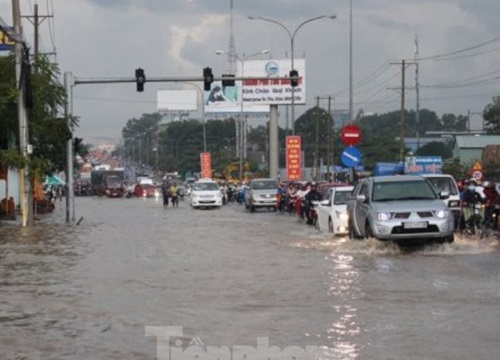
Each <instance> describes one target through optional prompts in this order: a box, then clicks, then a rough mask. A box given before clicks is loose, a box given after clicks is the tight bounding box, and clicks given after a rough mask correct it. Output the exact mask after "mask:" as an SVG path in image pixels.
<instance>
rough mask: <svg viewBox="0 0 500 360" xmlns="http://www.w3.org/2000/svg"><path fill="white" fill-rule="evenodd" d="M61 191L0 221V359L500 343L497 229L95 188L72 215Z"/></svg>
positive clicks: (452, 354) (301, 354)
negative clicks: (335, 235) (341, 227)
mask: <svg viewBox="0 0 500 360" xmlns="http://www.w3.org/2000/svg"><path fill="white" fill-rule="evenodd" d="M63 205H64V202H63V203H62V204H57V207H56V209H55V211H54V212H53V213H52V214H49V215H46V216H40V218H41V219H40V221H37V224H36V227H35V228H34V229H21V228H20V227H19V226H15V225H12V224H9V223H6V222H5V223H3V224H1V225H0V359H2V360H38V359H54V360H56V359H57V360H65V359H68V360H69V359H71V360H80V359H81V360H84V359H85V360H87V359H88V360H104V359H113V360H114V359H133V360H135V359H137V360H139V359H140V360H143V359H157V358H159V359H171V360H185V359H194V358H195V355H194V354H197V355H198V356H199V358H200V359H203V358H213V359H215V358H220V359H221V360H225V359H231V360H232V359H238V360H239V359H243V358H244V355H245V354H246V359H264V358H272V359H291V358H293V356H295V357H296V358H304V359H369V360H377V359H380V360H388V359H394V360H396V359H397V360H402V359H426V360H429V359H450V360H451V359H453V360H460V359H464V360H466V359H467V360H469V359H485V360H486V359H488V360H490V359H496V358H498V354H500V342H499V341H498V336H499V334H500V246H499V243H498V241H497V240H496V238H489V239H486V240H479V239H465V238H458V239H456V241H455V243H453V244H451V245H436V246H428V247H424V248H419V249H400V248H399V247H397V246H395V245H391V244H386V243H381V242H378V241H376V240H368V241H349V240H347V239H342V238H340V239H332V238H331V237H330V236H329V235H328V234H322V233H318V232H317V231H316V230H315V229H313V228H310V227H307V226H306V225H304V224H303V223H301V222H299V221H298V219H297V218H296V217H293V216H289V215H280V214H275V213H272V212H256V213H249V212H246V211H245V210H244V208H243V207H242V206H239V205H237V204H229V205H227V206H224V207H223V208H221V209H218V210H193V209H190V208H189V205H188V203H187V202H186V201H181V203H180V206H179V208H178V209H172V208H168V209H166V210H164V209H163V208H162V206H161V204H160V203H159V202H157V201H155V199H107V198H97V197H91V198H76V220H79V219H80V218H81V217H83V219H82V221H81V222H80V225H78V226H76V225H75V224H71V225H66V224H65V222H64V219H65V210H64V207H63ZM167 334H170V338H167ZM215 347H217V348H215ZM214 349H217V350H214ZM224 349H226V350H228V349H229V350H228V351H226V352H224V351H223V350H224ZM256 349H257V350H258V351H254V350H256ZM217 351H219V353H221V354H222V355H219V356H217V355H214V354H216V352H217ZM270 354H271V355H270Z"/></svg>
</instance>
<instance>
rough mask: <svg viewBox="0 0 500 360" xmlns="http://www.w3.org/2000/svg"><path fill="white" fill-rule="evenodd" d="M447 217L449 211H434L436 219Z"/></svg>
mask: <svg viewBox="0 0 500 360" xmlns="http://www.w3.org/2000/svg"><path fill="white" fill-rule="evenodd" d="M448 216H450V211H449V210H438V211H436V217H438V218H440V219H445V218H447V217H448Z"/></svg>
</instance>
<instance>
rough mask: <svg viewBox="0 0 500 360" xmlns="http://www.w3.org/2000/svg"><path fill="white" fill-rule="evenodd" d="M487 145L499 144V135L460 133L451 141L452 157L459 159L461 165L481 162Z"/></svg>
mask: <svg viewBox="0 0 500 360" xmlns="http://www.w3.org/2000/svg"><path fill="white" fill-rule="evenodd" d="M487 145H500V135H464V136H462V135H460V136H456V137H455V140H454V142H453V157H454V158H458V159H460V164H461V165H466V166H468V165H470V164H474V163H475V162H476V161H479V162H481V161H482V158H483V151H484V149H485V148H486V146H487Z"/></svg>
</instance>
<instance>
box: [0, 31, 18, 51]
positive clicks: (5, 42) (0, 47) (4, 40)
mask: <svg viewBox="0 0 500 360" xmlns="http://www.w3.org/2000/svg"><path fill="white" fill-rule="evenodd" d="M11 30H13V29H12V28H9V30H8V31H11ZM14 45H15V43H14V40H12V39H10V38H9V37H8V36H7V34H6V33H4V32H3V31H2V30H0V51H9V50H13V49H14Z"/></svg>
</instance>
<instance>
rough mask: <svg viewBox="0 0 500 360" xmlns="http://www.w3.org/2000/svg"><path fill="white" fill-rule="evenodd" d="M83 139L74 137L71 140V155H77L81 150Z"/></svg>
mask: <svg viewBox="0 0 500 360" xmlns="http://www.w3.org/2000/svg"><path fill="white" fill-rule="evenodd" d="M82 143H83V139H82V138H79V137H75V138H74V139H73V154H75V155H79V154H80V151H81V150H83V144H82Z"/></svg>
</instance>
